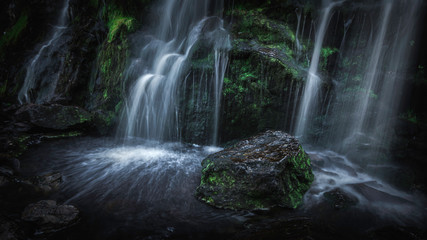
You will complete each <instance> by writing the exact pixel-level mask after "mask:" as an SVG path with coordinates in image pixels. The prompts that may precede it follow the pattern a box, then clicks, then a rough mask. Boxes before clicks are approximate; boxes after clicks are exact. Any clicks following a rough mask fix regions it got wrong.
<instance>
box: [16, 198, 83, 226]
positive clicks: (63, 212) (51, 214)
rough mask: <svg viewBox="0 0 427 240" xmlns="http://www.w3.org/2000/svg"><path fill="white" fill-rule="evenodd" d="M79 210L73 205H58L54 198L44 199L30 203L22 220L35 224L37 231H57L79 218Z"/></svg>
mask: <svg viewBox="0 0 427 240" xmlns="http://www.w3.org/2000/svg"><path fill="white" fill-rule="evenodd" d="M78 215H79V210H78V209H77V208H76V207H74V206H72V205H57V203H56V201H54V200H42V201H39V202H37V203H32V204H30V205H28V206H27V207H26V208H25V210H24V212H23V213H22V220H24V221H26V222H30V223H32V224H34V225H35V227H36V229H37V233H49V232H56V231H58V230H61V229H64V228H66V227H69V226H70V225H72V224H74V223H76V222H77V220H78Z"/></svg>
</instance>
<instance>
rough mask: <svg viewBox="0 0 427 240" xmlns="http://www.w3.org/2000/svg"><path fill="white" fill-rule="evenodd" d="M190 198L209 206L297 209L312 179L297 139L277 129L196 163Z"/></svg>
mask: <svg viewBox="0 0 427 240" xmlns="http://www.w3.org/2000/svg"><path fill="white" fill-rule="evenodd" d="M202 167H203V170H202V178H201V183H200V186H199V187H198V188H197V190H196V196H197V197H198V198H199V199H200V200H202V201H204V202H206V203H208V204H210V205H212V206H215V207H219V208H226V209H265V208H270V207H273V206H281V207H288V208H297V207H298V206H299V205H300V204H301V203H302V199H303V195H304V193H305V192H306V191H307V190H308V189H309V187H310V184H311V183H312V181H313V179H314V176H313V173H312V171H311V163H310V159H309V157H308V155H307V154H306V153H305V152H304V150H303V149H302V147H301V145H300V144H299V143H298V140H297V139H296V138H294V137H292V136H290V135H288V134H286V133H283V132H280V131H266V132H265V133H262V134H259V135H257V136H254V137H252V138H249V139H247V140H243V141H240V142H238V143H237V144H236V145H234V146H233V147H230V148H227V149H224V150H223V151H220V152H218V153H214V154H211V155H209V156H208V157H207V158H205V159H204V160H203V161H202Z"/></svg>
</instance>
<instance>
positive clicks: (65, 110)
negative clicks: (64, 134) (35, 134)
mask: <svg viewBox="0 0 427 240" xmlns="http://www.w3.org/2000/svg"><path fill="white" fill-rule="evenodd" d="M16 117H17V119H19V120H20V121H28V122H30V123H32V124H33V125H35V126H37V127H41V128H47V129H54V130H66V129H69V128H72V127H76V126H78V125H81V124H84V123H88V122H89V121H90V120H91V117H92V116H91V114H90V113H89V112H87V111H86V110H84V109H81V108H79V107H76V106H62V105H59V104H52V105H37V104H28V105H25V106H23V107H22V108H20V109H19V110H18V111H17V112H16Z"/></svg>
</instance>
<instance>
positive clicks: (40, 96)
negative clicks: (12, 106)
mask: <svg viewBox="0 0 427 240" xmlns="http://www.w3.org/2000/svg"><path fill="white" fill-rule="evenodd" d="M68 10H69V0H66V1H64V3H63V7H62V9H61V13H60V15H59V19H58V22H57V25H56V26H54V27H53V29H52V30H51V31H52V32H51V33H50V35H49V38H48V40H47V41H46V42H44V43H43V45H42V46H41V48H40V49H39V50H38V52H37V54H36V55H35V56H34V57H33V58H32V59H31V60H30V61H29V64H28V66H27V68H26V75H25V79H24V84H23V86H22V88H21V90H20V91H19V93H18V101H19V102H20V103H21V104H23V103H31V102H34V103H44V102H49V101H50V100H51V99H52V98H53V96H54V93H55V89H56V85H57V83H58V78H59V74H60V73H59V72H58V69H61V68H62V67H61V66H62V65H63V64H64V58H60V57H59V60H58V56H57V54H58V49H59V47H60V44H59V42H60V41H61V37H62V36H63V34H64V32H65V30H66V29H67V24H68V21H69V16H68V15H69V11H68Z"/></svg>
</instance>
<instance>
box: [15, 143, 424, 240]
mask: <svg viewBox="0 0 427 240" xmlns="http://www.w3.org/2000/svg"><path fill="white" fill-rule="evenodd" d="M219 150H221V149H220V148H217V147H207V146H198V145H191V144H182V143H159V142H149V141H144V140H140V139H139V140H138V139H134V140H133V141H130V142H129V141H128V142H127V143H126V144H123V143H121V142H118V141H117V140H114V139H110V138H74V139H67V140H59V141H55V142H50V143H44V144H41V145H38V146H36V147H33V148H32V149H31V150H30V151H29V152H28V153H27V154H26V155H25V156H24V157H23V159H22V174H23V175H26V176H35V175H42V174H46V173H52V172H60V173H61V174H62V175H63V180H64V182H63V183H62V185H61V187H60V190H58V191H57V192H54V193H52V194H50V195H48V196H43V198H45V199H56V200H57V201H58V202H59V203H65V204H72V205H75V206H76V207H77V208H79V209H80V210H81V220H80V222H79V223H78V224H76V225H75V226H73V227H71V228H69V229H67V230H64V231H61V232H58V233H56V234H54V235H51V236H49V237H48V238H49V239H87V238H90V239H123V238H127V239H230V238H234V239H252V238H251V237H255V238H254V239H256V238H267V239H268V238H269V237H271V238H270V239H275V238H276V237H278V236H283V235H286V236H288V237H289V238H290V239H293V238H301V237H307V236H311V237H317V238H318V239H322V237H323V236H324V235H325V236H326V238H327V236H329V237H331V236H332V235H331V232H333V233H334V234H336V237H341V236H353V237H359V235H357V234H356V235H354V234H355V233H362V235H363V234H365V233H364V232H366V231H369V229H372V227H373V226H375V227H382V226H389V225H393V226H415V227H419V225H420V224H419V223H422V222H423V221H424V219H425V207H424V206H425V201H424V200H423V198H422V196H414V195H413V194H412V195H411V194H409V193H405V192H402V191H399V190H396V189H394V188H393V187H391V186H390V185H388V184H386V183H385V182H384V181H381V180H379V179H376V178H374V177H372V176H370V175H368V174H366V173H364V170H363V169H362V168H361V167H359V166H357V165H355V164H352V163H351V162H350V161H349V160H348V159H347V158H346V157H344V156H341V155H338V154H336V153H334V152H331V151H308V153H309V155H310V156H311V158H312V163H313V170H314V173H315V181H314V183H313V185H312V187H311V189H310V190H309V191H308V193H307V194H306V196H305V203H304V205H303V206H302V207H301V208H299V209H297V210H287V209H280V208H277V209H270V210H268V211H255V212H250V211H229V210H221V209H216V208H213V207H210V206H208V205H206V204H204V203H202V202H200V201H198V200H197V199H196V198H195V197H194V192H195V189H196V188H197V186H198V185H199V183H200V177H201V161H202V160H203V159H204V158H205V157H206V156H207V155H209V154H211V153H214V152H216V151H219ZM337 188H338V189H340V191H341V192H343V193H344V194H346V195H348V196H350V197H351V198H352V199H355V202H356V204H354V206H353V205H352V206H350V207H346V208H344V209H337V208H336V207H334V206H333V204H334V203H332V205H331V202H330V201H327V200H325V197H324V194H325V193H327V192H329V191H332V190H334V189H337ZM39 198H41V197H39ZM325 225H326V227H325ZM421 226H422V225H421ZM284 229H285V230H286V231H285V230H284ZM325 229H328V230H325ZM331 229H332V230H331ZM337 229H338V230H337ZM283 231H285V232H283ZM325 232H326V233H325ZM258 234H261V235H258ZM266 236H269V237H266Z"/></svg>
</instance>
